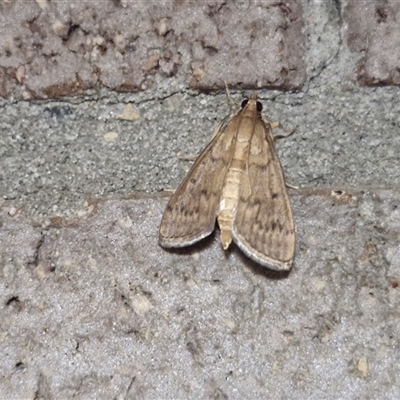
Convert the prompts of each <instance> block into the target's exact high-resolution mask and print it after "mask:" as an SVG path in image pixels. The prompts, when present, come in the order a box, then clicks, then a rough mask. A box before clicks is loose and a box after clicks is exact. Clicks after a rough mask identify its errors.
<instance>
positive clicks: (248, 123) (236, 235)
mask: <svg viewBox="0 0 400 400" xmlns="http://www.w3.org/2000/svg"><path fill="white" fill-rule="evenodd" d="M261 111H262V104H261V103H260V102H258V101H257V94H256V93H253V94H252V95H251V96H250V98H249V99H248V100H244V101H243V103H242V107H241V110H240V111H239V112H238V113H237V114H236V115H234V116H233V117H232V118H231V119H229V118H225V119H224V120H223V121H222V122H221V123H220V124H219V126H218V127H217V129H216V131H215V133H214V136H213V138H212V140H211V142H210V143H209V144H208V146H207V147H206V148H205V149H204V151H203V152H202V153H201V154H200V155H199V157H198V158H197V160H196V162H195V163H194V165H193V167H192V168H191V170H190V172H189V173H188V174H187V176H186V178H185V179H184V180H183V182H182V183H181V185H180V186H179V187H178V189H177V190H176V192H175V193H174V194H173V196H172V197H171V199H170V200H169V202H168V205H167V207H166V209H165V211H164V215H163V218H162V221H161V226H160V233H159V243H160V245H161V246H162V247H168V248H170V247H184V246H189V245H191V244H193V243H195V242H197V241H199V240H201V239H203V238H205V237H206V236H208V235H209V234H211V232H212V231H213V230H214V228H215V221H216V220H217V221H218V225H219V228H220V237H221V244H222V247H223V248H224V249H225V250H226V249H227V248H228V247H229V245H230V244H231V242H232V240H233V242H235V243H236V245H237V246H238V247H239V248H240V249H241V250H242V251H243V252H244V253H245V254H246V255H247V256H248V257H250V258H251V259H253V260H254V261H256V262H257V263H259V264H261V265H263V266H265V267H268V268H271V269H275V270H280V271H286V270H289V269H290V267H291V265H292V262H293V257H294V249H295V228H294V222H293V216H292V210H291V207H290V203H289V198H288V195H287V192H286V183H285V179H284V176H283V172H282V167H281V165H280V162H279V159H278V155H277V153H276V150H275V146H274V138H273V136H272V129H273V128H275V127H278V126H280V125H279V123H274V124H271V123H270V122H268V121H267V120H264V119H263V118H262V116H261Z"/></svg>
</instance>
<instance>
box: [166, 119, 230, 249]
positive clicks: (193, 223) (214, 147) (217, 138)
mask: <svg viewBox="0 0 400 400" xmlns="http://www.w3.org/2000/svg"><path fill="white" fill-rule="evenodd" d="M226 121H227V119H226V120H224V121H223V122H222V123H221V124H220V125H219V126H218V128H217V130H216V132H215V133H214V136H213V139H212V140H211V142H210V143H209V144H208V146H207V147H206V148H205V149H204V151H203V152H202V153H201V154H200V155H199V157H198V158H197V160H196V162H195V163H194V165H193V166H192V168H191V170H190V171H189V173H188V174H187V176H186V178H185V179H184V180H183V182H182V183H181V184H180V186H179V187H178V189H177V190H176V191H175V193H174V194H173V195H172V197H171V199H170V200H169V202H168V205H167V207H166V209H165V211H164V215H163V218H162V221H161V225H160V232H159V243H160V245H161V246H163V247H183V246H188V245H190V244H193V243H195V242H197V241H199V240H200V239H202V238H204V237H206V236H208V235H209V234H210V233H211V232H212V231H213V230H214V227H215V220H216V212H217V208H218V206H219V201H220V195H221V188H222V186H223V183H224V178H225V175H226V172H227V169H228V166H229V163H230V160H231V158H232V146H233V137H234V135H235V132H234V129H233V126H232V124H230V123H228V124H227V123H226Z"/></svg>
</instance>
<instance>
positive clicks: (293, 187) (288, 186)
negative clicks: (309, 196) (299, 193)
mask: <svg viewBox="0 0 400 400" xmlns="http://www.w3.org/2000/svg"><path fill="white" fill-rule="evenodd" d="M285 186H286V187H287V188H289V189H295V190H299V189H300V188H299V187H298V186H293V185H291V184H290V183H287V182H286V181H285Z"/></svg>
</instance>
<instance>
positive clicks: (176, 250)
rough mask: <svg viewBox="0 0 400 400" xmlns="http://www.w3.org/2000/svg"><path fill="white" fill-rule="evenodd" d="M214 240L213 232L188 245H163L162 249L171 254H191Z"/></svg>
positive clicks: (209, 244) (204, 247)
mask: <svg viewBox="0 0 400 400" xmlns="http://www.w3.org/2000/svg"><path fill="white" fill-rule="evenodd" d="M214 240H215V234H214V233H212V234H211V235H209V236H207V237H205V238H203V239H201V240H200V241H198V242H196V243H193V244H191V245H189V246H185V247H169V248H168V247H163V250H164V251H166V252H168V253H171V254H182V255H191V254H193V253H194V252H196V253H197V252H201V251H203V250H206V249H207V248H210V247H211V246H212V243H213V241H214Z"/></svg>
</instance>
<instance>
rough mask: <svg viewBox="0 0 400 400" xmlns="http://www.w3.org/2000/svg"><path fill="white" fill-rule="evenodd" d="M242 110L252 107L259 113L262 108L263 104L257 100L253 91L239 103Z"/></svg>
mask: <svg viewBox="0 0 400 400" xmlns="http://www.w3.org/2000/svg"><path fill="white" fill-rule="evenodd" d="M241 108H242V110H244V109H245V108H253V109H256V110H257V112H259V113H261V111H262V109H263V105H262V103H261V102H259V101H258V100H257V94H256V93H253V94H252V95H251V96H250V98H249V99H244V100H243V101H242V105H241Z"/></svg>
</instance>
